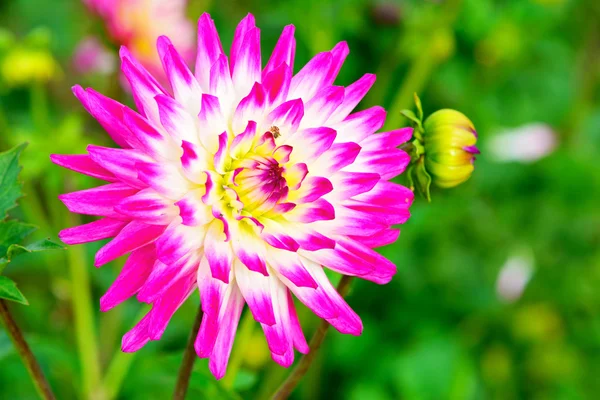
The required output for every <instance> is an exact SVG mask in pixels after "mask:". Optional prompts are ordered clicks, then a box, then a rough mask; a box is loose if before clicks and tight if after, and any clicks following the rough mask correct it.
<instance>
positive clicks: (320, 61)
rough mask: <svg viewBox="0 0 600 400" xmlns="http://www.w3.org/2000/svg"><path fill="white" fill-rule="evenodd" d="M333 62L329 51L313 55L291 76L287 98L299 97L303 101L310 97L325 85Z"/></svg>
mask: <svg viewBox="0 0 600 400" xmlns="http://www.w3.org/2000/svg"><path fill="white" fill-rule="evenodd" d="M332 63H333V57H332V55H331V53H330V52H325V53H319V54H317V55H316V56H315V57H313V58H312V59H311V60H310V61H309V62H308V63H307V64H306V65H305V66H304V68H302V69H301V70H300V71H299V72H298V73H297V74H296V75H294V77H293V78H292V83H291V85H290V92H289V95H288V98H290V99H297V98H300V99H302V100H303V101H305V102H308V101H309V100H310V99H312V98H313V97H314V96H315V94H316V93H317V92H318V91H319V90H320V89H321V88H323V87H324V86H327V81H328V79H329V78H328V75H329V73H330V70H331V66H332Z"/></svg>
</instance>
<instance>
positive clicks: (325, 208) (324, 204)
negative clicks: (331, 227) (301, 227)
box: [285, 198, 337, 225]
mask: <svg viewBox="0 0 600 400" xmlns="http://www.w3.org/2000/svg"><path fill="white" fill-rule="evenodd" d="M285 219H287V220H288V221H291V222H299V223H302V224H310V223H311V222H316V221H331V220H334V219H336V210H335V209H334V207H333V206H332V205H331V203H330V202H328V201H327V200H325V199H322V198H321V199H318V200H315V201H313V202H310V203H304V204H298V205H297V206H296V208H294V209H293V210H292V211H290V212H288V213H287V214H285ZM336 225H337V221H336Z"/></svg>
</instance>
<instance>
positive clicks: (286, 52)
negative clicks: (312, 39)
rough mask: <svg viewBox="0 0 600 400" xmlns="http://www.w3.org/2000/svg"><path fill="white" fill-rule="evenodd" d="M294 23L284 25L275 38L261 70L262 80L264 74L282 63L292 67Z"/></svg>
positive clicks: (294, 40)
mask: <svg viewBox="0 0 600 400" xmlns="http://www.w3.org/2000/svg"><path fill="white" fill-rule="evenodd" d="M295 30H296V28H295V27H294V25H286V26H285V27H284V28H283V32H281V36H279V40H277V44H276V45H275V48H274V49H273V53H271V57H270V58H269V61H267V65H266V66H265V69H264V70H263V73H262V76H263V82H264V80H265V78H266V76H267V75H268V74H269V73H270V72H272V71H274V70H275V69H277V68H279V67H280V66H281V65H282V64H286V65H288V66H289V68H290V70H292V69H293V68H294V56H295V54H296V39H295V38H294V31H295Z"/></svg>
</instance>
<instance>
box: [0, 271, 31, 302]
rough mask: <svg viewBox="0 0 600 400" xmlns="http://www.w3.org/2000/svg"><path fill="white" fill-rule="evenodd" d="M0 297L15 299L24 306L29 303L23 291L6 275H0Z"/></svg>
mask: <svg viewBox="0 0 600 400" xmlns="http://www.w3.org/2000/svg"><path fill="white" fill-rule="evenodd" d="M0 299H6V300H10V301H15V302H17V303H21V304H25V305H26V306H28V305H29V303H28V302H27V299H26V298H25V296H23V293H21V291H20V290H19V289H17V284H16V283H15V282H14V281H13V280H12V279H9V278H8V277H6V276H0Z"/></svg>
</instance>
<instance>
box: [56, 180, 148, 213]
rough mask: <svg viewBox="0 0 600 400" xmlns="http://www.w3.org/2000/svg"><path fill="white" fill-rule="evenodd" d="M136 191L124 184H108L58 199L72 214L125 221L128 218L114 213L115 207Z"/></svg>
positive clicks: (66, 194) (61, 196)
mask: <svg viewBox="0 0 600 400" xmlns="http://www.w3.org/2000/svg"><path fill="white" fill-rule="evenodd" d="M137 191H138V190H137V189H135V188H132V187H131V186H128V185H126V184H124V183H109V184H108V185H103V186H98V187H95V188H92V189H86V190H80V191H78V192H72V193H65V194H61V195H59V196H58V198H59V199H60V201H62V202H63V203H64V204H65V206H67V209H68V210H69V211H71V212H73V213H77V214H85V215H97V216H102V217H110V218H113V219H121V220H127V219H129V218H126V217H123V216H122V215H121V214H119V213H118V212H116V211H115V206H116V205H117V203H119V202H120V201H121V200H123V199H124V198H126V197H128V196H131V195H133V194H135V193H136V192H137Z"/></svg>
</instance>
